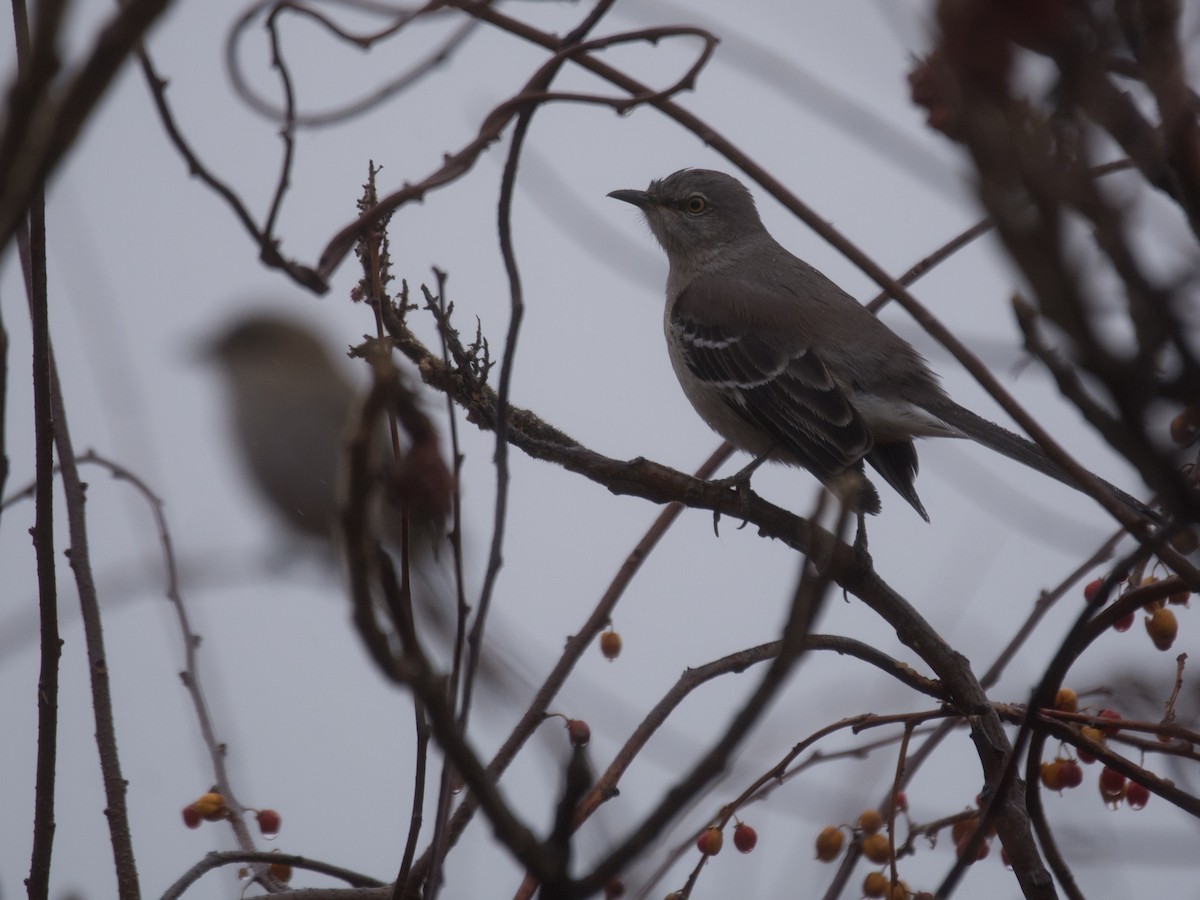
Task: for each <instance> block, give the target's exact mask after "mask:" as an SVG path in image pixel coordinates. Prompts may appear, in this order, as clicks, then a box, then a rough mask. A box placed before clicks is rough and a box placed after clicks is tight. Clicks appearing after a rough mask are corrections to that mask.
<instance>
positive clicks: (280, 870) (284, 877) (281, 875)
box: [268, 862, 292, 884]
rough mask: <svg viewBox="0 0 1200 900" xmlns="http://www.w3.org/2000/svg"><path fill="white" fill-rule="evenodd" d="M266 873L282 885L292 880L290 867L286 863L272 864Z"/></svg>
mask: <svg viewBox="0 0 1200 900" xmlns="http://www.w3.org/2000/svg"><path fill="white" fill-rule="evenodd" d="M268 871H269V872H270V873H271V877H272V878H276V879H278V880H279V881H282V882H283V883H284V884H287V883H288V882H289V881H291V880H292V867H291V866H289V865H288V864H287V863H281V862H273V863H271V866H270V868H269V869H268Z"/></svg>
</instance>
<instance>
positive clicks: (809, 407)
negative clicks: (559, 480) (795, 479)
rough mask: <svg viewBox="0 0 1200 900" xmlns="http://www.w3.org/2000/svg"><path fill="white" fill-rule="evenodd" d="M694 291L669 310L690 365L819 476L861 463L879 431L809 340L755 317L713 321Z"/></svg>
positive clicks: (781, 449) (747, 418)
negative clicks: (869, 426) (873, 429)
mask: <svg viewBox="0 0 1200 900" xmlns="http://www.w3.org/2000/svg"><path fill="white" fill-rule="evenodd" d="M689 290H690V289H689ZM689 290H685V291H684V292H683V293H682V294H680V296H679V297H678V298H677V300H676V302H675V303H674V304H673V305H672V308H671V311H670V314H669V326H670V328H671V329H672V332H673V334H674V338H675V340H676V343H677V348H678V350H679V353H680V355H681V357H682V359H683V361H684V364H685V365H686V366H687V368H688V371H690V372H691V373H692V375H694V376H695V377H696V378H698V379H700V381H701V382H703V383H705V384H706V385H708V386H709V387H711V388H713V389H715V390H717V391H719V392H720V394H721V396H722V397H723V399H724V400H725V402H726V403H727V404H728V405H729V406H730V407H731V408H732V409H733V410H734V411H735V412H737V413H738V414H739V415H740V416H742V417H744V418H745V419H746V420H747V421H749V422H750V423H752V424H754V425H756V426H758V427H759V428H761V429H762V430H763V431H765V432H767V433H768V434H770V435H771V436H772V437H773V438H774V439H775V441H776V443H777V445H778V449H779V451H781V452H782V453H783V454H784V455H787V456H792V457H795V460H796V462H798V463H799V464H801V465H802V466H804V467H805V468H806V469H808V470H810V471H811V472H813V473H814V474H816V475H817V476H818V477H820V478H822V479H828V478H831V477H833V476H836V475H840V474H841V473H843V472H845V471H846V470H847V469H850V468H853V467H856V466H857V465H858V464H859V463H860V462H861V461H862V459H863V457H864V456H866V454H867V453H868V452H869V451H870V450H871V446H872V440H871V435H870V433H869V432H868V431H867V428H866V425H865V424H864V423H863V421H862V418H861V417H860V416H859V415H858V414H857V413H856V412H855V410H854V408H853V407H852V406H851V405H850V403H849V401H848V400H847V398H846V396H845V394H844V393H843V392H842V390H841V388H840V387H839V386H838V385H837V383H836V382H835V381H834V380H833V378H832V377H831V376H830V374H829V371H828V370H827V369H826V367H825V364H824V363H823V362H822V361H821V359H820V357H819V356H818V355H817V353H816V351H815V350H814V349H813V348H812V347H811V346H810V345H809V343H808V342H807V341H805V340H803V339H801V338H799V337H797V336H795V335H786V334H784V333H782V332H780V331H778V330H775V329H770V328H763V327H759V326H756V325H754V324H752V323H747V322H735V321H728V320H727V321H713V320H712V319H709V318H707V317H705V316H704V314H703V311H702V310H703V307H702V306H701V307H700V308H698V304H696V303H694V302H689V301H691V300H694V299H695V298H693V297H690V296H689Z"/></svg>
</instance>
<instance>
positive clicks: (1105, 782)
mask: <svg viewBox="0 0 1200 900" xmlns="http://www.w3.org/2000/svg"><path fill="white" fill-rule="evenodd" d="M1099 784H1100V796H1101V797H1103V798H1104V802H1105V803H1111V804H1112V805H1113V807H1114V808H1115V807H1116V806H1117V805H1118V804H1120V802H1121V799H1122V798H1123V797H1124V796H1125V776H1124V775H1122V774H1121V773H1120V772H1118V771H1117V770H1116V769H1110V768H1109V767H1108V766H1105V767H1104V768H1103V769H1102V770H1101V772H1100V782H1099Z"/></svg>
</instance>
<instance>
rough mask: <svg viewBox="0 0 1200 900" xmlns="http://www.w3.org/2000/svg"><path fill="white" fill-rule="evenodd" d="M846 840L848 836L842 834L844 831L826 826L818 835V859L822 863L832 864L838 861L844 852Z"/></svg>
mask: <svg viewBox="0 0 1200 900" xmlns="http://www.w3.org/2000/svg"><path fill="white" fill-rule="evenodd" d="M845 840H846V836H845V835H844V834H842V829H840V828H837V827H835V826H833V825H826V826H825V827H824V828H822V829H821V833H820V834H818V835H817V859H819V860H820V861H821V862H832V861H833V860H835V859H837V858H838V856H839V855H840V854H841V852H842V844H843V843H845Z"/></svg>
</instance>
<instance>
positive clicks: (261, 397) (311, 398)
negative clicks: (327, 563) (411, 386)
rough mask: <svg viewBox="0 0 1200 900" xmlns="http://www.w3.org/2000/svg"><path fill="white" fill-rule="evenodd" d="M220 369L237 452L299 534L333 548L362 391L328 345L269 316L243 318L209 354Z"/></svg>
mask: <svg viewBox="0 0 1200 900" xmlns="http://www.w3.org/2000/svg"><path fill="white" fill-rule="evenodd" d="M204 355H205V356H206V357H207V358H208V359H210V360H211V361H212V362H213V363H215V364H216V365H217V367H218V368H219V369H220V371H221V373H222V375H223V376H224V380H225V383H226V389H227V396H228V399H229V401H230V407H231V410H230V411H231V416H230V418H231V423H230V424H231V425H232V430H233V438H234V443H235V445H236V448H237V451H238V455H239V456H240V457H241V460H242V463H243V465H244V466H245V469H246V473H247V475H248V476H249V478H250V481H251V482H252V483H253V484H254V486H255V487H256V488H257V489H258V491H259V493H260V495H261V496H262V498H263V500H264V501H265V502H266V504H267V505H268V506H269V507H270V508H271V509H272V510H273V511H274V512H275V513H277V514H278V515H279V516H280V517H281V518H282V519H283V520H284V522H285V523H286V524H287V525H288V527H289V528H290V529H291V530H292V531H293V532H295V533H296V534H298V535H302V536H304V537H307V538H310V539H314V540H315V541H319V542H321V543H322V544H325V545H326V546H327V547H328V546H331V545H332V542H333V539H334V529H335V528H336V525H337V522H336V516H337V485H338V471H339V468H340V465H341V462H340V458H341V453H342V446H343V443H344V439H345V434H346V428H347V425H348V422H349V419H350V414H351V412H352V410H353V409H354V404H355V402H356V399H357V395H358V392H357V391H356V390H355V388H354V386H353V385H352V384H351V383H350V381H349V380H348V379H347V377H346V375H345V374H344V373H343V372H342V370H341V368H340V367H339V366H338V365H337V364H336V363H335V362H334V359H333V355H332V354H331V353H330V352H329V350H328V349H327V348H326V346H325V345H324V343H322V341H321V340H320V339H319V338H318V337H317V336H316V335H315V334H314V333H313V332H312V331H310V330H309V329H308V328H307V327H306V326H304V325H301V324H299V323H298V322H297V321H295V320H292V319H288V318H285V317H283V316H280V315H273V314H270V313H260V314H254V315H251V316H248V317H246V318H243V319H239V320H238V321H237V322H235V323H233V324H232V325H230V326H229V327H228V328H226V329H224V330H223V331H221V332H220V334H218V335H217V336H216V337H215V338H214V339H213V340H212V341H211V342H209V343H208V345H207V347H206V352H205V354H204Z"/></svg>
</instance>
